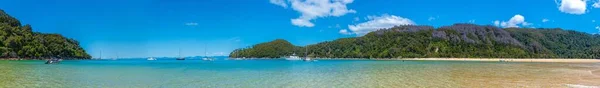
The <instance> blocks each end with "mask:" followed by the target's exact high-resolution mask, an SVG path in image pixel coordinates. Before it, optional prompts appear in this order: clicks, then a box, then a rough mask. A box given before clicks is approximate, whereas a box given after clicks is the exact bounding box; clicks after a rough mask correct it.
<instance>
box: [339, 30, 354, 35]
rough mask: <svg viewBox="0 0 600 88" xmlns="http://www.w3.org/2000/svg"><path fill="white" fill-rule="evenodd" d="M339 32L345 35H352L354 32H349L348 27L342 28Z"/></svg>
mask: <svg viewBox="0 0 600 88" xmlns="http://www.w3.org/2000/svg"><path fill="white" fill-rule="evenodd" d="M339 33H340V34H344V35H350V34H352V33H350V32H348V30H347V29H342V30H340V32H339Z"/></svg>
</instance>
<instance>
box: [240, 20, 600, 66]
mask: <svg viewBox="0 0 600 88" xmlns="http://www.w3.org/2000/svg"><path fill="white" fill-rule="evenodd" d="M271 44H276V45H271ZM305 50H308V51H305ZM305 52H307V54H304V53H305ZM291 53H301V54H299V56H306V55H308V56H309V57H326V58H424V57H450V58H598V57H600V36H599V35H591V34H587V33H582V32H576V31H570V30H562V29H531V28H506V29H502V28H498V27H495V26H481V25H473V24H455V25H452V26H444V27H440V28H437V29H435V28H433V27H431V26H412V25H408V26H397V27H393V28H389V29H381V30H378V31H374V32H370V33H368V34H366V35H364V36H362V37H356V38H342V39H337V40H334V41H327V42H322V43H318V44H314V45H308V46H306V47H298V46H293V45H291V44H290V43H289V42H287V41H285V40H280V39H279V40H275V41H273V42H268V43H262V44H258V45H255V46H253V47H249V48H243V49H237V50H235V51H233V52H232V53H231V54H230V57H233V58H239V57H253V58H264V57H267V58H269V57H280V56H288V55H291Z"/></svg>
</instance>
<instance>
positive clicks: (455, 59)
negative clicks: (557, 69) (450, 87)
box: [400, 58, 600, 63]
mask: <svg viewBox="0 0 600 88" xmlns="http://www.w3.org/2000/svg"><path fill="white" fill-rule="evenodd" d="M400 60H434V61H497V62H569V63H600V59H516V58H403V59H400Z"/></svg>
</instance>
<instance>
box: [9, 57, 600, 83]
mask: <svg viewBox="0 0 600 88" xmlns="http://www.w3.org/2000/svg"><path fill="white" fill-rule="evenodd" d="M40 63H43V62H39V63H38V62H10V63H8V62H6V61H0V74H3V75H0V79H1V80H0V87H9V88H13V87H219V88H237V87H251V88H256V87H258V88H265V87H266V88H272V87H275V88H280V87H312V88H314V87H318V88H319V87H344V88H369V87H395V88H406V87H444V88H447V87H579V86H600V76H598V74H599V73H600V69H598V68H600V64H576V63H495V62H459V61H405V62H402V61H326V60H324V61H319V62H311V63H305V62H289V61H268V60H266V61H215V62H211V63H205V62H201V61H193V60H190V61H160V60H159V61H153V62H148V61H135V60H133V61H73V62H64V63H62V64H58V65H44V64H40ZM590 73H591V74H590Z"/></svg>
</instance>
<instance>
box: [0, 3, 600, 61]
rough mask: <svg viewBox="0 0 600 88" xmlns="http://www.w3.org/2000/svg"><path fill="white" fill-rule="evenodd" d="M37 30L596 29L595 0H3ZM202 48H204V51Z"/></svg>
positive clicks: (154, 46)
mask: <svg viewBox="0 0 600 88" xmlns="http://www.w3.org/2000/svg"><path fill="white" fill-rule="evenodd" d="M0 2H2V3H0V9H3V10H5V12H7V13H8V14H10V15H11V16H13V17H16V18H17V19H19V20H20V21H21V23H23V24H31V25H32V27H33V30H34V31H37V32H43V33H58V34H62V35H63V36H66V37H69V38H73V39H76V40H78V41H79V42H80V46H82V47H83V48H84V49H85V50H86V52H88V53H89V54H91V55H92V57H94V58H99V57H102V58H114V57H117V56H118V57H121V58H136V57H142V58H143V57H177V56H204V55H209V56H223V55H228V54H229V53H230V52H231V51H232V50H234V49H238V48H245V47H250V46H252V45H254V44H258V43H262V42H268V41H271V40H274V39H285V40H288V41H290V42H291V43H292V44H294V45H298V46H305V45H309V44H316V43H319V42H323V41H331V40H335V39H338V38H345V37H360V36H362V35H364V34H366V33H368V32H370V31H374V30H377V29H381V28H389V27H392V26H394V25H430V26H434V27H440V26H448V25H452V24H455V23H473V24H480V25H494V26H498V27H521V28H563V29H566V30H575V31H579V32H585V33H591V34H594V33H600V27H598V26H600V22H596V21H600V3H599V2H600V0H0ZM205 51H206V52H205Z"/></svg>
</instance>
